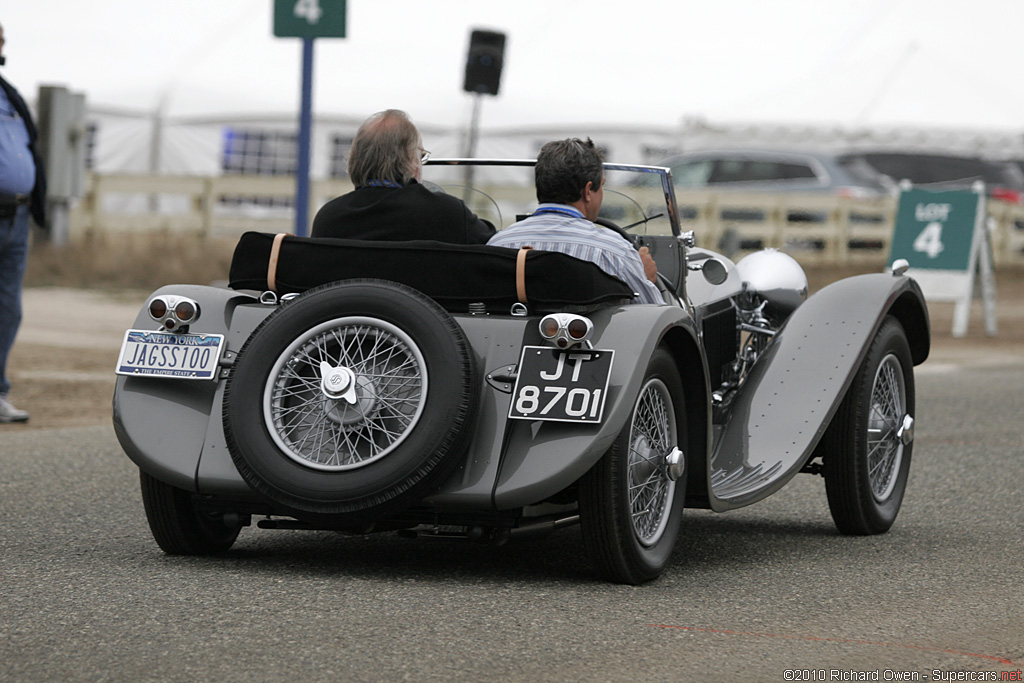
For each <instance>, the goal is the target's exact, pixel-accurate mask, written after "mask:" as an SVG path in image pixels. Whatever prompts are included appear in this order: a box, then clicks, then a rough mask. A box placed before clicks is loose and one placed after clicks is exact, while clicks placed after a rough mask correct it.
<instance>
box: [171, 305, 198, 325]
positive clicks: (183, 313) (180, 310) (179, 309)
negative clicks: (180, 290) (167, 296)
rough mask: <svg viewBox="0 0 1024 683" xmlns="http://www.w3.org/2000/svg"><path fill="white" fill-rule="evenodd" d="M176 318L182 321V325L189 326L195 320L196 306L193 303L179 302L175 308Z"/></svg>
mask: <svg viewBox="0 0 1024 683" xmlns="http://www.w3.org/2000/svg"><path fill="white" fill-rule="evenodd" d="M174 317H176V318H177V319H178V320H180V321H181V323H182V324H185V325H187V324H188V323H190V322H192V321H193V320H195V317H196V305H195V304H194V303H192V302H191V301H179V302H178V304H177V305H176V306H175V307H174Z"/></svg>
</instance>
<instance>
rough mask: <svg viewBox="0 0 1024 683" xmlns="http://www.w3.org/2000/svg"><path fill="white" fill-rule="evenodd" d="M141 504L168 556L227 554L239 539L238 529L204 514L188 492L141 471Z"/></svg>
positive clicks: (213, 515)
mask: <svg viewBox="0 0 1024 683" xmlns="http://www.w3.org/2000/svg"><path fill="white" fill-rule="evenodd" d="M139 483H140V484H141V486H142V503H143V505H144V506H145V508H146V519H147V521H149V529H150V531H152V532H153V538H154V539H156V542H157V545H159V546H160V548H161V549H162V550H163V551H164V552H165V553H167V554H169V555H212V554H214V553H220V552H224V551H225V550H227V549H228V548H230V547H231V546H232V544H234V542H235V539H236V538H238V532H239V531H240V529H239V527H237V526H235V527H229V526H226V525H225V524H224V516H223V515H218V514H213V513H208V512H204V511H202V510H200V509H199V507H198V506H197V505H196V502H195V499H194V498H193V496H192V494H191V493H189V492H188V491H184V490H182V489H179V488H175V487H173V486H171V485H170V484H166V483H164V482H162V481H160V480H159V479H155V478H153V477H151V476H149V475H148V474H146V473H145V472H139Z"/></svg>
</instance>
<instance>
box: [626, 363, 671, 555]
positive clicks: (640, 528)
mask: <svg viewBox="0 0 1024 683" xmlns="http://www.w3.org/2000/svg"><path fill="white" fill-rule="evenodd" d="M671 405H672V398H671V396H669V393H668V388H667V387H666V386H665V383H664V382H662V381H661V380H660V379H656V378H653V379H650V380H648V381H647V383H646V384H645V385H644V387H643V389H641V391H640V399H639V400H638V401H637V405H636V409H635V410H634V412H633V423H632V425H631V427H630V435H629V444H630V445H629V457H628V460H629V465H628V468H629V469H628V476H629V500H630V508H631V510H632V515H631V517H632V520H633V532H634V533H635V534H636V537H637V540H638V541H639V542H640V543H641V544H642V545H644V546H647V547H649V546H651V545H653V544H654V543H656V542H657V541H658V540H659V539H660V538H661V536H662V534H663V533H664V531H665V525H666V524H667V523H668V516H669V511H670V509H671V506H672V498H673V495H674V494H675V486H674V485H673V482H672V481H671V480H669V478H668V473H667V468H666V467H665V466H664V454H665V453H668V452H669V451H670V450H671V449H672V448H673V447H674V446H675V438H674V437H675V431H676V429H675V415H673V414H672V413H671V412H670V409H669V406H671Z"/></svg>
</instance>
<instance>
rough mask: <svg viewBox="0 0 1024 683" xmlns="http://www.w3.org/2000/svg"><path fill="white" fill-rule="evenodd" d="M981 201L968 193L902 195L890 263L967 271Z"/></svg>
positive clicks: (908, 193) (977, 196)
mask: <svg viewBox="0 0 1024 683" xmlns="http://www.w3.org/2000/svg"><path fill="white" fill-rule="evenodd" d="M979 201H981V195H979V194H978V193H977V192H970V191H967V190H961V191H948V192H930V191H928V190H916V189H914V190H904V191H903V192H901V193H900V203H899V209H898V210H897V212H896V227H895V229H894V231H893V235H892V253H891V255H890V258H889V263H892V262H893V260H894V259H898V258H902V259H906V260H907V262H908V263H909V264H910V267H911V268H927V269H929V270H967V269H968V268H969V267H970V264H971V243H972V241H973V239H974V231H975V228H976V226H977V225H978V203H979Z"/></svg>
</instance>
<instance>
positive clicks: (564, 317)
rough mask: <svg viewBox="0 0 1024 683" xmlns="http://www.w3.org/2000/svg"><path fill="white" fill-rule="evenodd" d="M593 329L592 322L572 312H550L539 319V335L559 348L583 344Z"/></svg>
mask: <svg viewBox="0 0 1024 683" xmlns="http://www.w3.org/2000/svg"><path fill="white" fill-rule="evenodd" d="M593 331H594V323H592V322H590V320H589V319H588V318H584V317H583V316H582V315H576V314H574V313H552V314H551V315H546V316H544V317H543V318H541V319H540V336H542V337H544V339H546V340H547V341H549V342H551V343H552V344H554V345H555V346H557V347H558V348H560V349H566V348H569V347H570V346H574V345H576V344H585V343H586V342H587V341H588V340H589V339H590V335H591V334H592V333H593Z"/></svg>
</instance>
